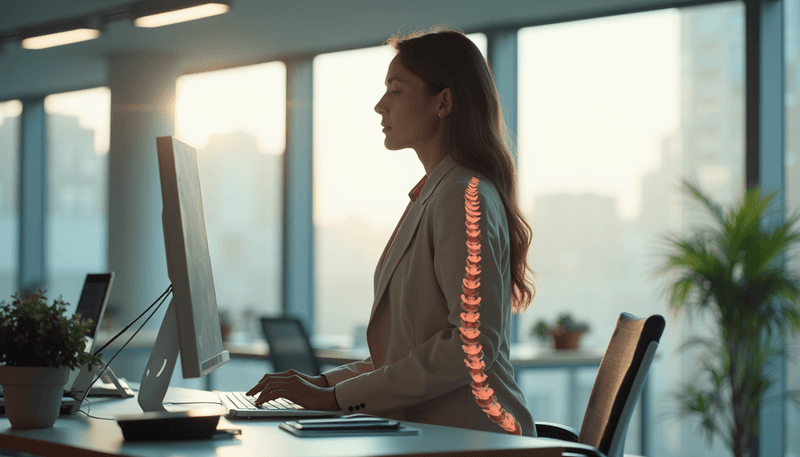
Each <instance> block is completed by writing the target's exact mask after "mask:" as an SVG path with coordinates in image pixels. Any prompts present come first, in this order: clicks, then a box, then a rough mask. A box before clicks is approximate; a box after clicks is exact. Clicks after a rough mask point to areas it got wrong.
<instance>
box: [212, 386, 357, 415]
mask: <svg viewBox="0 0 800 457" xmlns="http://www.w3.org/2000/svg"><path fill="white" fill-rule="evenodd" d="M217 395H219V399H220V401H222V404H223V406H225V411H226V416H227V417H228V418H235V419H248V418H257V417H260V418H271V417H274V418H291V417H334V416H341V415H342V413H341V412H340V411H318V410H312V409H305V408H303V407H302V406H300V405H298V404H296V403H293V402H291V401H289V400H286V399H285V398H279V399H277V400H272V401H269V402H266V403H264V404H263V405H261V406H256V405H255V401H256V397H248V396H247V395H245V393H244V392H217Z"/></svg>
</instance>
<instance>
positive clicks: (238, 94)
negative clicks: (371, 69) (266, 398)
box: [175, 62, 286, 342]
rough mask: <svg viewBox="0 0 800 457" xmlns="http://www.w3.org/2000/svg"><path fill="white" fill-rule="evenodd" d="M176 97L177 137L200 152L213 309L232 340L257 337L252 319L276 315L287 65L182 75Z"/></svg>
mask: <svg viewBox="0 0 800 457" xmlns="http://www.w3.org/2000/svg"><path fill="white" fill-rule="evenodd" d="M176 93H177V95H176V113H175V123H176V136H177V137H178V138H180V139H181V140H182V141H184V142H186V143H187V144H189V145H191V146H193V147H195V148H196V149H197V154H198V166H199V168H200V181H201V186H202V189H203V209H204V211H205V217H206V230H207V231H208V244H209V250H210V253H211V263H212V264H213V266H214V287H215V288H216V293H217V305H218V307H219V309H220V312H221V314H222V315H223V318H224V319H229V320H230V322H231V324H232V328H231V333H230V339H231V340H234V341H241V342H246V341H249V340H250V339H253V338H261V328H260V324H258V323H257V320H256V319H255V318H257V317H259V316H261V315H269V314H280V312H281V295H282V294H281V290H282V287H281V230H282V219H281V211H282V209H281V204H282V203H281V202H282V195H283V190H282V189H283V181H282V175H283V153H284V149H285V144H286V138H285V135H286V133H285V131H286V127H285V125H286V66H285V65H284V64H283V63H281V62H270V63H264V64H258V65H251V66H247V67H240V68H234V69H229V70H220V71H213V72H208V73H198V74H192V75H185V76H182V77H180V78H178V81H177V87H176Z"/></svg>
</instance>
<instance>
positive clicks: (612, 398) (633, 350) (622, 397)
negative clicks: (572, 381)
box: [578, 313, 665, 457]
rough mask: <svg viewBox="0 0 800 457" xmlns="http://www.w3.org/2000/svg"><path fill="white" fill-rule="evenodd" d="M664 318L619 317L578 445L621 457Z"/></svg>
mask: <svg viewBox="0 0 800 457" xmlns="http://www.w3.org/2000/svg"><path fill="white" fill-rule="evenodd" d="M664 325H665V321H664V318H663V317H662V316H660V315H658V314H656V315H653V316H650V317H648V318H646V319H645V318H638V317H636V316H633V315H631V314H628V313H622V314H620V316H619V319H618V320H617V325H616V327H615V328H614V333H613V334H612V335H611V341H610V342H609V343H608V348H607V349H606V352H605V354H604V355H603V360H602V361H601V362H600V368H599V369H598V370H597V378H596V379H595V381H594V386H593V387H592V393H591V396H590V397H589V405H588V406H587V407H586V414H585V415H584V416H583V423H582V424H581V430H580V434H579V436H578V441H579V442H580V443H583V444H589V445H591V446H594V447H595V448H597V449H598V450H600V452H602V453H603V454H605V455H606V456H608V457H622V454H623V448H624V446H625V437H626V435H627V432H628V422H630V419H631V413H633V407H634V406H635V405H636V400H637V399H638V398H639V394H640V393H641V392H642V386H643V385H644V380H645V377H646V376H647V371H648V370H649V369H650V364H651V363H652V361H653V356H654V355H655V352H656V349H657V348H658V342H659V340H660V339H661V334H662V333H663V332H664Z"/></svg>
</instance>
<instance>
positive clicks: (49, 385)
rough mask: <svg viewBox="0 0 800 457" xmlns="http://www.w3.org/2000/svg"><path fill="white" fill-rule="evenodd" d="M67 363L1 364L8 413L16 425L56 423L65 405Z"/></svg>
mask: <svg viewBox="0 0 800 457" xmlns="http://www.w3.org/2000/svg"><path fill="white" fill-rule="evenodd" d="M68 379H69V368H67V367H58V368H53V367H9V366H0V385H2V386H3V397H4V399H5V407H6V417H8V420H9V421H10V422H11V426H12V427H17V428H43V427H52V426H53V424H54V423H55V421H56V419H58V413H59V411H60V409H61V399H62V398H63V396H64V386H65V385H66V384H67V380H68Z"/></svg>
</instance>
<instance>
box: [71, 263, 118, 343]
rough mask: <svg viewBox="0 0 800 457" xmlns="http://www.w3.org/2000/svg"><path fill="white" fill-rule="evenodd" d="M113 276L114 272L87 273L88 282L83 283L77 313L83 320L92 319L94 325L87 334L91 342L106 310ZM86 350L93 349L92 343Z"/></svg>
mask: <svg viewBox="0 0 800 457" xmlns="http://www.w3.org/2000/svg"><path fill="white" fill-rule="evenodd" d="M113 277H114V274H113V273H108V274H89V275H86V282H84V284H83V292H81V298H80V300H79V301H78V309H77V310H76V311H75V313H76V314H79V315H80V316H81V320H84V319H91V320H92V326H91V328H90V329H89V331H87V332H86V336H87V337H88V338H89V341H90V342H93V341H94V335H95V333H96V332H97V327H98V326H99V323H100V321H101V320H102V319H103V313H104V312H105V307H106V302H107V301H108V292H109V291H110V289H111V280H112V278H113ZM86 350H87V351H90V350H91V344H87V347H86Z"/></svg>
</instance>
